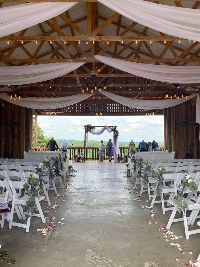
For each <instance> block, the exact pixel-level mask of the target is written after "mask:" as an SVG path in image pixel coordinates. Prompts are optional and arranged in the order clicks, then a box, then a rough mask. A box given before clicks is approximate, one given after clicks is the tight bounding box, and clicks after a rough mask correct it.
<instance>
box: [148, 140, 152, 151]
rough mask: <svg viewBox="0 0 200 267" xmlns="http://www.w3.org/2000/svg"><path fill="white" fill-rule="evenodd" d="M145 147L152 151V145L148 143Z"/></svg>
mask: <svg viewBox="0 0 200 267" xmlns="http://www.w3.org/2000/svg"><path fill="white" fill-rule="evenodd" d="M147 146H148V151H152V143H151V142H148V144H147Z"/></svg>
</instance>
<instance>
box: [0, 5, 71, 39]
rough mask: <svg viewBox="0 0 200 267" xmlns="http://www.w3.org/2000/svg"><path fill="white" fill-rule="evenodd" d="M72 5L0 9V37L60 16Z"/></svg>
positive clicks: (22, 6)
mask: <svg viewBox="0 0 200 267" xmlns="http://www.w3.org/2000/svg"><path fill="white" fill-rule="evenodd" d="M75 4H76V2H72V3H37V4H21V5H14V6H9V7H3V8H0V37H3V36H6V35H10V34H13V33H16V32H18V31H21V30H24V29H27V28H29V27H32V26H34V25H37V24H39V23H41V22H43V21H46V20H49V19H51V18H53V17H56V16H58V15H60V14H61V13H63V12H65V11H67V10H68V9H70V8H71V7H73V6H74V5H75Z"/></svg>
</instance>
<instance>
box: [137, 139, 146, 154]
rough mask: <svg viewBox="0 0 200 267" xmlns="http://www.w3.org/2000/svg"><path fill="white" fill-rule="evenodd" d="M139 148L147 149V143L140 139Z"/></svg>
mask: <svg viewBox="0 0 200 267" xmlns="http://www.w3.org/2000/svg"><path fill="white" fill-rule="evenodd" d="M139 150H140V152H145V151H147V143H146V142H144V140H142V142H140V143H139Z"/></svg>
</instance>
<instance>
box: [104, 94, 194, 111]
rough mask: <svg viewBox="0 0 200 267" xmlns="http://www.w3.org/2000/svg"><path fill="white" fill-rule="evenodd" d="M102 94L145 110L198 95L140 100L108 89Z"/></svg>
mask: <svg viewBox="0 0 200 267" xmlns="http://www.w3.org/2000/svg"><path fill="white" fill-rule="evenodd" d="M102 94H103V95H105V96H106V97H108V98H110V99H112V100H113V101H115V102H117V103H120V104H122V105H124V106H127V107H129V108H135V109H144V110H154V109H165V108H169V107H174V106H177V105H179V104H182V103H184V102H185V101H188V100H190V99H192V98H194V97H195V96H196V95H191V96H189V97H187V98H186V97H184V98H180V99H166V100H140V99H131V98H128V97H124V96H119V95H116V94H113V93H109V92H106V91H102Z"/></svg>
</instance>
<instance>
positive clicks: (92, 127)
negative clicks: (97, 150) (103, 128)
mask: <svg viewBox="0 0 200 267" xmlns="http://www.w3.org/2000/svg"><path fill="white" fill-rule="evenodd" d="M93 129H95V127H94V126H92V125H91V124H87V125H85V131H86V133H88V132H90V131H91V130H93Z"/></svg>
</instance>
